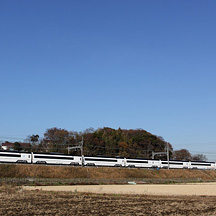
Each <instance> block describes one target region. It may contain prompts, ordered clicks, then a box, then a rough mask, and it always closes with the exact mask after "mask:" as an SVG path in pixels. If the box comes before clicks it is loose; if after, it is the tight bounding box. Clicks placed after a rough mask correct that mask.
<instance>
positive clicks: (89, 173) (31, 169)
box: [0, 165, 216, 180]
mask: <svg viewBox="0 0 216 216" xmlns="http://www.w3.org/2000/svg"><path fill="white" fill-rule="evenodd" d="M26 177H32V178H59V179H70V178H81V179H82V178H83V179H113V178H115V179H127V178H151V179H167V178H168V179H178V178H179V179H184V178H185V179H195V178H196V179H201V180H216V171H214V170H206V171H204V170H203V171H202V170H183V169H182V170H159V171H158V170H150V169H127V168H97V167H96V168H89V167H66V166H64V167H61V166H42V165H0V178H26Z"/></svg>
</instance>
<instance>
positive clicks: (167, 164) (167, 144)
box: [167, 143, 169, 169]
mask: <svg viewBox="0 0 216 216" xmlns="http://www.w3.org/2000/svg"><path fill="white" fill-rule="evenodd" d="M167 166H168V169H169V144H168V143H167Z"/></svg>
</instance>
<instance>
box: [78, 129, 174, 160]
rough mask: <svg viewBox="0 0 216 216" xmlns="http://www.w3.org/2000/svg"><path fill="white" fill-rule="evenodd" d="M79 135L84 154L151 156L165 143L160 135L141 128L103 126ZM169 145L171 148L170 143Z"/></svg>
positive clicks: (159, 150) (132, 156) (163, 146)
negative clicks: (81, 137)
mask: <svg viewBox="0 0 216 216" xmlns="http://www.w3.org/2000/svg"><path fill="white" fill-rule="evenodd" d="M80 135H82V136H83V137H84V154H85V155H89V156H96V155H103V156H119V157H130V158H137V157H142V158H151V156H152V151H154V152H161V151H162V152H163V151H165V147H166V145H167V142H165V141H164V140H163V138H162V137H158V136H156V135H153V134H151V133H149V132H147V131H145V130H143V129H136V130H132V129H131V130H123V129H121V128H119V129H118V130H115V129H112V128H108V127H104V128H102V129H97V130H95V131H88V130H86V131H85V132H84V133H83V134H80ZM169 147H170V149H172V146H171V144H169ZM160 158H161V157H160ZM162 158H166V156H162Z"/></svg>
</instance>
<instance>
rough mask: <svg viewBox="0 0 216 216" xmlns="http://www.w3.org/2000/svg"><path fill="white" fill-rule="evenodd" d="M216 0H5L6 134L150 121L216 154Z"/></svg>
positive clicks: (0, 88) (0, 25)
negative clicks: (53, 128) (54, 128)
mask: <svg viewBox="0 0 216 216" xmlns="http://www.w3.org/2000/svg"><path fill="white" fill-rule="evenodd" d="M215 26H216V1H214V0H208V1H203V0H202V1H200V0H190V1H187V0H183V1H173V0H164V1H159V0H156V1H144V0H136V1H131V0H129V1H128V0H115V1H108V0H104V1H100V0H90V1H89V0H81V1H75V0H63V1H60V0H58V1H57V0H46V1H42V0H31V1H29V0H25V1H23V0H19V1H17V0H10V1H8V0H1V1H0V78H1V84H0V102H1V105H0V140H4V137H11V138H17V137H18V138H23V139H24V138H26V136H28V135H32V134H39V135H41V136H42V135H43V133H44V132H45V131H46V129H48V128H52V127H58V128H64V129H67V130H69V131H70V130H76V131H82V130H85V129H86V128H89V127H93V128H95V129H97V128H99V127H112V128H119V127H121V128H123V129H135V128H143V129H145V130H147V131H149V132H150V133H153V134H155V135H159V136H162V137H164V139H165V140H166V141H167V142H170V143H171V144H172V145H173V147H174V149H176V150H177V149H180V148H187V149H189V150H190V151H193V152H194V153H196V152H198V153H201V152H204V153H208V152H211V153H213V155H212V156H209V155H207V156H208V158H210V159H212V160H215V159H216V149H215V146H216V114H215V112H216V97H215V93H216V85H215V81H216V28H215Z"/></svg>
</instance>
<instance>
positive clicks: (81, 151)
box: [67, 137, 84, 165]
mask: <svg viewBox="0 0 216 216" xmlns="http://www.w3.org/2000/svg"><path fill="white" fill-rule="evenodd" d="M83 143H84V140H83V137H82V141H80V142H79V143H78V144H77V145H76V146H73V147H67V149H68V154H69V150H70V149H74V150H75V151H77V149H80V154H81V163H82V165H83V162H84V161H83Z"/></svg>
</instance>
